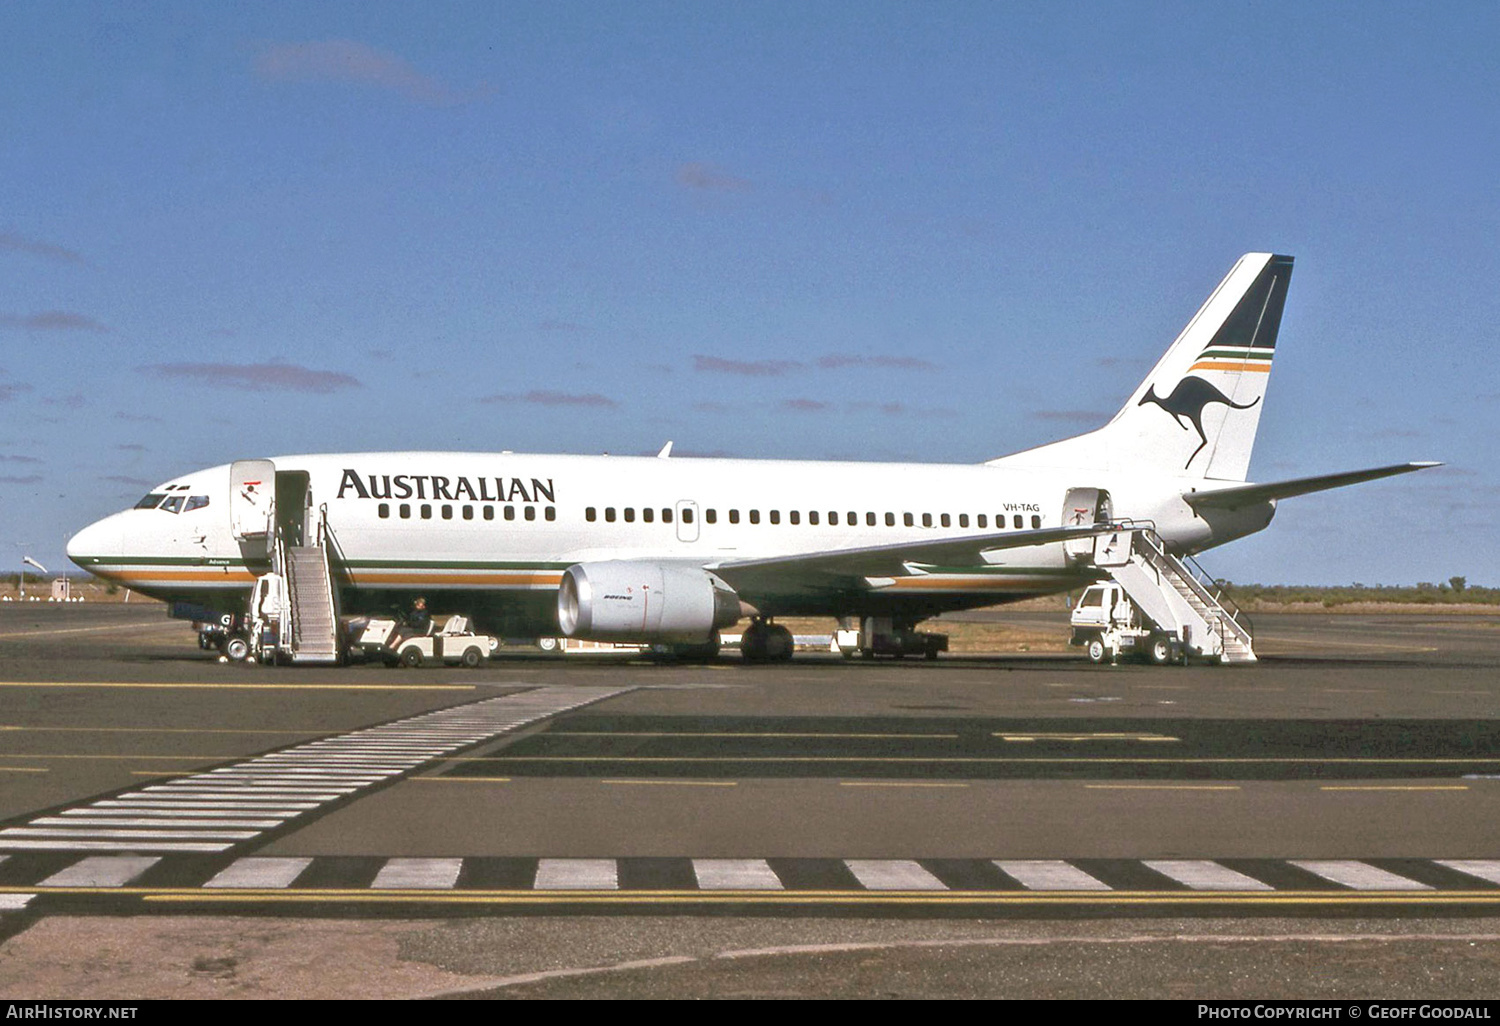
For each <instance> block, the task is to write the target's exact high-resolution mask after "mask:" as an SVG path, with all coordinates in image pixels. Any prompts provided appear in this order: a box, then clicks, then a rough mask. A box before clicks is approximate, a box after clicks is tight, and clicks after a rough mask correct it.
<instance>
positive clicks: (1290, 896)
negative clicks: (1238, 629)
mask: <svg viewBox="0 0 1500 1026" xmlns="http://www.w3.org/2000/svg"><path fill="white" fill-rule="evenodd" d="M0 893H20V894H38V893H40V894H44V895H47V894H88V895H111V896H119V895H122V894H128V895H132V896H138V897H140V898H141V900H142V901H146V902H153V903H167V904H182V903H195V902H212V903H216V904H233V903H247V902H262V903H266V904H280V905H287V904H297V903H322V902H338V903H347V902H359V903H362V904H372V905H373V904H396V905H432V904H445V905H579V904H585V905H610V906H630V905H636V906H640V905H661V904H668V903H670V904H690V905H705V906H711V905H743V904H756V905H773V906H774V905H829V904H862V905H892V904H895V905H938V906H942V905H975V904H980V905H1084V906H1090V905H1092V906H1097V905H1167V906H1171V905H1222V904H1249V905H1284V906H1310V905H1374V906H1385V905H1413V904H1421V905H1500V891H1493V890H1489V891H1423V892H1413V891H1271V892H1267V891H1089V892H1078V891H519V890H513V891H432V890H389V891H387V890H380V891H374V890H313V889H308V890H302V891H299V890H274V891H264V890H232V889H228V888H226V889H224V890H218V889H203V890H189V889H181V890H145V889H141V888H133V889H126V888H119V887H112V888H46V889H42V890H39V889H38V888H35V887H29V888H3V889H0Z"/></svg>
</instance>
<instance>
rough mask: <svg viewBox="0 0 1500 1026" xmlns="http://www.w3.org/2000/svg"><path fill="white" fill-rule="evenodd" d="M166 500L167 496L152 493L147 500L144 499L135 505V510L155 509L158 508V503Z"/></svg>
mask: <svg viewBox="0 0 1500 1026" xmlns="http://www.w3.org/2000/svg"><path fill="white" fill-rule="evenodd" d="M164 498H166V496H165V495H163V494H162V493H161V492H152V493H151V494H150V495H148V496H146V497H145V498H143V499H142V500H141V501H140V502H138V503H136V504H135V508H136V509H155V508H156V506H157V503H159V502H161V500H162V499H164Z"/></svg>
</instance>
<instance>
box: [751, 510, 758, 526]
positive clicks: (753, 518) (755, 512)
mask: <svg viewBox="0 0 1500 1026" xmlns="http://www.w3.org/2000/svg"><path fill="white" fill-rule="evenodd" d="M750 522H751V523H752V524H758V523H760V510H758V509H752V510H751V511H750Z"/></svg>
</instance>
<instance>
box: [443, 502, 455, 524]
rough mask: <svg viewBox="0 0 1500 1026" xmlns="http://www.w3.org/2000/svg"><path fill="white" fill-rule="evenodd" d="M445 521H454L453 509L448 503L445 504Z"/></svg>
mask: <svg viewBox="0 0 1500 1026" xmlns="http://www.w3.org/2000/svg"><path fill="white" fill-rule="evenodd" d="M443 519H444V520H452V519H453V507H452V506H449V505H448V504H447V503H444V504H443Z"/></svg>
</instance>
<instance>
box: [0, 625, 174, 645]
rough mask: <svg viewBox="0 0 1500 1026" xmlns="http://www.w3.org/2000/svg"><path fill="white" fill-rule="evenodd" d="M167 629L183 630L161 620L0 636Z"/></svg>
mask: <svg viewBox="0 0 1500 1026" xmlns="http://www.w3.org/2000/svg"><path fill="white" fill-rule="evenodd" d="M166 628H171V629H172V630H181V629H182V624H181V623H170V622H168V623H162V622H161V621H159V620H142V621H141V622H140V623H116V624H108V625H106V626H102V627H56V628H51V629H49V630H41V631H7V632H6V633H4V634H0V640H3V639H5V638H40V637H44V636H46V635H50V634H97V633H99V632H101V631H148V630H163V629H166Z"/></svg>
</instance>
